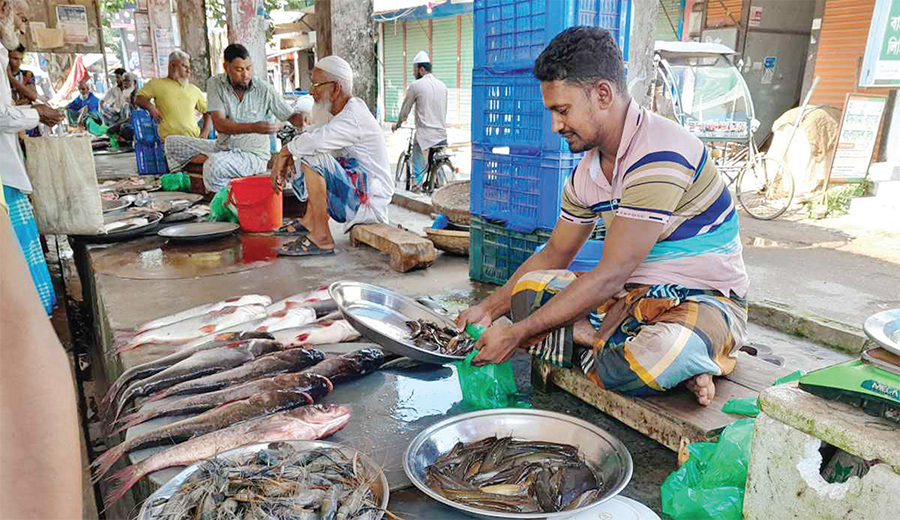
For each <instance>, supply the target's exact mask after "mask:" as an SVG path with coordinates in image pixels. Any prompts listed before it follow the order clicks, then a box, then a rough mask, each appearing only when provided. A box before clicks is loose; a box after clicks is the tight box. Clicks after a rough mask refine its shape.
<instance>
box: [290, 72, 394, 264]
mask: <svg viewBox="0 0 900 520" xmlns="http://www.w3.org/2000/svg"><path fill="white" fill-rule="evenodd" d="M309 91H310V94H312V96H313V99H314V100H315V104H314V106H313V122H314V123H315V124H317V125H318V126H316V127H315V128H312V129H308V131H307V132H305V133H303V134H301V135H299V136H297V137H295V138H294V139H293V140H292V141H291V142H290V143H288V145H287V146H286V147H284V148H282V149H281V153H280V154H279V155H278V158H277V159H276V160H275V165H274V166H273V167H272V182H273V185H274V187H275V189H276V191H280V190H281V189H282V188H283V187H284V186H286V185H287V183H290V184H291V188H292V189H293V191H294V194H295V195H296V196H297V198H298V199H300V201H301V202H305V203H306V212H305V213H304V215H303V216H302V217H301V218H300V223H301V224H303V226H304V227H305V228H306V230H307V231H308V234H307V235H305V236H303V237H302V238H300V239H299V240H296V241H294V242H292V243H289V244H286V245H285V246H284V247H282V248H281V250H280V251H279V254H282V255H287V256H314V255H329V254H334V237H332V235H331V230H330V229H329V226H328V218H329V217H331V218H332V219H334V220H335V221H336V222H340V223H342V224H344V232H348V231H349V230H350V228H352V227H353V226H354V225H356V224H366V223H384V224H387V223H388V205H389V204H390V203H391V197H392V196H393V195H394V184H393V180H392V177H391V174H390V171H389V166H388V158H387V147H386V146H385V142H384V135H383V134H382V132H381V127H380V126H379V124H378V121H376V120H375V117H374V116H373V115H372V113H371V112H370V111H369V108H368V107H367V106H366V104H365V102H363V101H362V100H361V99H359V98H356V97H353V70H352V69H351V68H350V64H349V63H347V62H346V61H345V60H344V59H342V58H340V57H338V56H326V57H325V58H322V59H321V60H319V61H318V63H316V66H315V68H314V69H313V72H312V86H311V87H310V89H309ZM295 165H296V167H295Z"/></svg>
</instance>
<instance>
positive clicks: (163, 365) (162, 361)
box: [101, 332, 275, 408]
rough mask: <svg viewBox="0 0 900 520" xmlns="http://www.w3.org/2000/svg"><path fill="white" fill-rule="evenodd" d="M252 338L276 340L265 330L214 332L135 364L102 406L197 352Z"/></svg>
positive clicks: (108, 394) (110, 392)
mask: <svg viewBox="0 0 900 520" xmlns="http://www.w3.org/2000/svg"><path fill="white" fill-rule="evenodd" d="M252 339H269V340H274V339H275V338H274V337H273V336H272V335H271V334H268V333H265V332H229V333H221V334H213V335H211V336H204V338H203V339H202V340H198V341H196V342H193V343H192V344H190V345H188V346H186V347H185V348H182V349H180V350H178V351H177V352H174V353H172V354H169V355H167V356H163V357H161V358H158V359H154V360H153V361H148V362H146V363H141V364H140V365H136V366H133V367H131V368H129V369H128V370H126V371H125V372H123V373H122V375H121V376H119V378H118V379H116V381H115V382H114V383H113V384H112V386H110V387H109V391H108V392H107V393H106V396H105V397H104V398H103V401H102V402H101V406H102V407H104V408H105V407H107V406H109V404H110V403H112V402H114V401H116V400H117V399H118V398H119V393H120V392H121V391H122V390H124V389H125V388H127V387H128V385H129V384H131V383H133V382H135V381H137V380H140V379H144V378H146V377H150V376H152V375H154V374H158V373H159V372H162V371H163V370H165V369H167V368H169V367H170V366H172V365H174V364H175V363H178V362H179V361H182V360H184V359H187V358H188V357H190V356H191V355H193V354H194V353H195V352H200V351H203V350H212V349H214V348H219V347H224V346H229V345H238V344H240V343H247V342H249V341H250V340H252Z"/></svg>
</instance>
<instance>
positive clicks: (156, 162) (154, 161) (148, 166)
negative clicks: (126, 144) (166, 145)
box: [134, 143, 169, 175]
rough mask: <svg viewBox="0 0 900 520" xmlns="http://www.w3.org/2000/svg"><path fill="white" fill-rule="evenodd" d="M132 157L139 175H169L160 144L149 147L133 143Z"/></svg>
mask: <svg viewBox="0 0 900 520" xmlns="http://www.w3.org/2000/svg"><path fill="white" fill-rule="evenodd" d="M134 156H135V159H136V161H137V171H138V173H139V174H141V175H162V174H164V173H169V169H168V167H167V166H166V156H165V152H164V151H163V146H162V143H156V144H151V145H148V144H141V143H135V145H134Z"/></svg>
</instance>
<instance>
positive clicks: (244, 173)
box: [165, 135, 268, 192]
mask: <svg viewBox="0 0 900 520" xmlns="http://www.w3.org/2000/svg"><path fill="white" fill-rule="evenodd" d="M165 151H166V161H167V162H168V164H169V171H172V172H179V171H181V170H182V169H183V168H184V167H185V166H186V165H187V163H189V162H190V161H191V159H193V158H194V157H196V156H198V155H205V156H206V157H207V159H206V162H204V163H203V185H204V186H205V187H206V189H207V190H209V191H212V192H217V191H219V190H221V189H222V188H224V187H225V186H228V182H229V181H231V179H237V178H239V177H250V176H252V175H259V174H262V173H266V168H267V167H268V161H267V160H265V159H262V158H261V157H259V156H258V155H255V154H252V153H250V152H245V151H244V150H237V149H232V150H219V149H217V148H216V141H214V140H212V139H200V138H198V137H186V136H183V135H170V136H168V137H166V142H165Z"/></svg>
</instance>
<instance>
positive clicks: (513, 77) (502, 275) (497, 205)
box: [469, 0, 631, 283]
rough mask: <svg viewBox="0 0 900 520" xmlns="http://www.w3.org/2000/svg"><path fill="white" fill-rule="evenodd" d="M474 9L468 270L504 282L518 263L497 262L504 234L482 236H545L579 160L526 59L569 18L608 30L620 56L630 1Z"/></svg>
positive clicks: (565, 0) (533, 241)
mask: <svg viewBox="0 0 900 520" xmlns="http://www.w3.org/2000/svg"><path fill="white" fill-rule="evenodd" d="M473 9H474V17H475V32H474V63H475V69H474V70H473V73H472V182H471V193H470V196H471V203H470V211H471V213H472V215H473V216H476V217H477V220H478V225H477V226H473V227H472V230H471V231H472V232H471V239H470V240H471V247H470V255H469V276H470V277H471V278H472V279H475V280H479V281H484V282H492V283H503V282H505V281H506V279H507V278H509V277H510V276H511V275H512V274H513V273H514V272H515V270H516V269H517V268H518V267H519V265H520V264H521V261H520V262H518V263H516V262H509V261H506V262H504V263H503V265H502V266H501V265H499V264H496V261H497V259H498V258H500V257H501V256H503V255H502V251H500V250H499V249H502V248H503V247H504V246H503V244H505V243H507V242H500V241H498V243H496V244H490V243H489V242H491V238H492V237H501V236H502V237H504V238H505V239H509V238H510V236H511V234H512V235H515V236H516V237H517V238H516V239H515V240H514V241H516V242H517V243H519V244H525V245H526V246H527V247H526V249H530V250H531V251H533V250H534V248H536V247H537V245H539V244H540V243H543V242H545V241H546V237H547V236H548V235H547V231H549V230H551V229H552V228H553V226H554V225H555V224H556V221H557V219H558V218H559V208H560V202H561V191H562V186H563V183H564V182H565V179H566V177H567V176H568V175H569V174H570V173H571V172H572V170H573V169H574V168H575V166H577V164H578V161H579V160H580V159H581V155H580V154H574V153H572V152H571V151H570V150H569V146H568V144H567V143H566V141H565V140H564V139H562V138H561V137H560V136H559V135H558V134H556V133H554V132H553V129H552V117H551V114H550V111H548V110H547V109H546V108H545V107H544V103H543V99H542V97H541V89H540V82H538V80H537V79H536V78H535V77H534V75H533V73H532V70H533V68H534V60H535V59H536V58H537V57H538V55H539V54H540V53H541V51H543V50H544V48H545V47H546V46H547V44H549V43H550V40H552V39H553V38H554V37H555V36H556V35H557V34H559V33H560V32H562V31H563V30H565V29H566V28H568V27H572V26H574V25H590V26H597V27H603V28H605V29H608V30H609V31H610V32H611V33H612V34H613V36H614V37H615V38H616V39H617V41H618V43H619V47H620V48H621V49H622V51H623V55H625V56H627V55H628V27H629V25H630V16H631V1H630V0H475V4H474V6H473ZM510 243H511V242H510ZM498 248H499V249H498ZM523 252H524V251H523ZM482 253H485V254H482ZM487 253H490V254H487ZM516 256H517V258H522V260H523V261H524V259H525V258H527V255H526V256H524V257H523V256H522V255H521V254H519V255H516ZM495 264H496V265H495Z"/></svg>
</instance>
